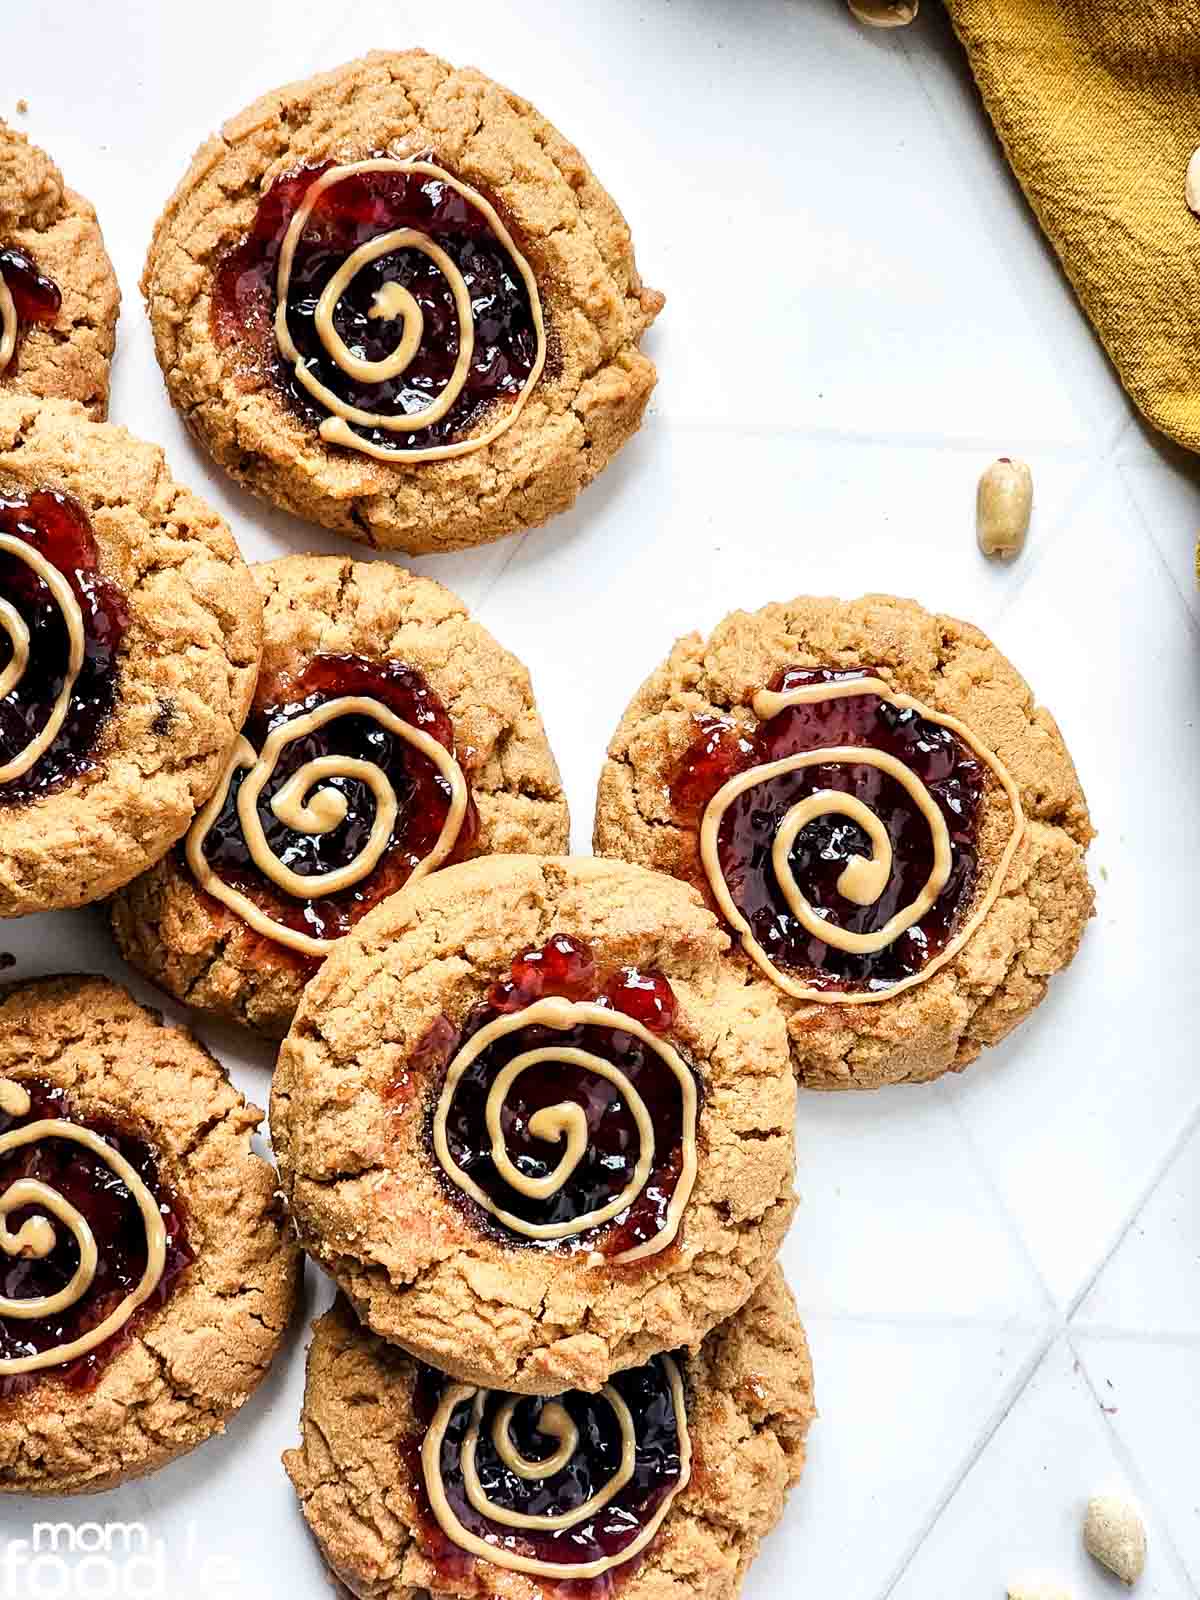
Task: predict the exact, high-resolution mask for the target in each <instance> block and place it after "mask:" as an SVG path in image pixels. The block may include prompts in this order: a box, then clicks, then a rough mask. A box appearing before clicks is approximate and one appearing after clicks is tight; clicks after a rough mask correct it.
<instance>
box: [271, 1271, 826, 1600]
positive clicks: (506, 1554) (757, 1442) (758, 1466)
mask: <svg viewBox="0 0 1200 1600" xmlns="http://www.w3.org/2000/svg"><path fill="white" fill-rule="evenodd" d="M814 1415H815V1413H814V1410H813V1398H812V1366H811V1363H810V1361H809V1356H808V1346H807V1344H806V1342H805V1338H804V1329H803V1328H802V1327H801V1325H800V1321H799V1318H798V1317H797V1315H796V1309H795V1306H794V1304H793V1302H792V1298H791V1295H790V1294H789V1293H788V1289H787V1285H786V1284H785V1283H784V1281H783V1275H782V1273H781V1272H780V1271H779V1269H778V1267H774V1268H772V1270H771V1271H770V1272H769V1273H768V1275H767V1277H766V1279H765V1280H764V1281H763V1283H762V1284H761V1285H760V1287H759V1288H758V1290H757V1291H756V1292H755V1294H754V1296H753V1298H752V1299H751V1300H750V1302H749V1303H748V1304H747V1305H745V1306H744V1307H743V1308H742V1309H741V1310H740V1311H739V1312H737V1313H736V1314H735V1315H734V1316H732V1317H731V1318H730V1319H729V1321H728V1322H724V1323H722V1324H721V1326H720V1327H719V1328H716V1329H715V1330H714V1331H713V1332H712V1333H710V1334H709V1335H708V1337H707V1338H706V1339H705V1340H704V1341H703V1343H702V1344H700V1345H699V1347H698V1348H696V1349H692V1350H686V1351H680V1352H678V1353H676V1354H675V1355H674V1356H669V1355H663V1356H654V1357H652V1358H651V1359H650V1360H649V1361H648V1362H646V1363H645V1364H644V1365H643V1366H640V1367H637V1368H634V1369H632V1370H628V1371H625V1372H622V1373H619V1374H618V1375H617V1376H616V1377H614V1379H613V1380H612V1383H611V1384H609V1385H607V1386H606V1387H605V1389H604V1391H603V1392H602V1393H601V1394H598V1395H597V1394H590V1393H579V1392H573V1393H565V1394H559V1395H558V1396H556V1397H555V1398H554V1399H553V1400H550V1401H539V1400H535V1399H531V1398H528V1397H524V1396H520V1395H504V1394H496V1393H494V1392H491V1391H489V1390H487V1389H481V1390H478V1391H477V1390H475V1389H473V1388H471V1387H470V1386H464V1385H462V1384H458V1383H455V1382H453V1380H451V1379H448V1378H445V1377H443V1376H442V1374H440V1373H438V1372H435V1371H433V1370H432V1369H431V1368H429V1367H423V1366H421V1365H419V1364H418V1363H416V1362H414V1361H412V1360H411V1359H410V1358H409V1357H407V1356H405V1355H403V1354H401V1352H400V1351H398V1350H397V1349H395V1348H394V1347H393V1346H391V1345H388V1344H387V1343H385V1342H384V1341H383V1340H381V1339H378V1338H375V1337H373V1336H372V1335H371V1334H370V1333H368V1332H366V1331H365V1330H364V1329H363V1328H361V1327H360V1326H359V1324H358V1323H357V1322H356V1321H355V1318H354V1313H353V1311H352V1310H351V1308H350V1307H349V1305H347V1303H346V1301H345V1300H342V1299H339V1300H338V1301H337V1303H336V1304H335V1305H334V1307H333V1309H332V1310H331V1311H329V1312H327V1313H326V1315H325V1316H323V1317H322V1318H321V1319H320V1321H319V1322H318V1323H317V1324H316V1329H315V1332H314V1334H313V1341H312V1344H311V1346H310V1347H309V1352H308V1380H307V1383H306V1386H305V1391H304V1411H303V1415H302V1417H301V1430H302V1442H301V1444H300V1447H299V1449H297V1450H290V1451H288V1453H287V1454H286V1455H285V1456H284V1465H285V1466H286V1468H287V1471H288V1476H289V1477H290V1478H291V1480H292V1483H293V1484H294V1486H295V1489H296V1493H297V1494H298V1495H299V1496H300V1501H301V1504H302V1506H303V1509H304V1515H305V1517H306V1518H307V1520H308V1524H309V1527H310V1528H311V1529H312V1531H313V1534H314V1535H315V1536H316V1539H317V1542H318V1544H319V1545H320V1548H321V1552H322V1554H323V1555H324V1557H325V1559H326V1561H327V1562H328V1563H329V1565H330V1567H331V1569H332V1571H333V1572H334V1574H335V1575H336V1577H337V1578H338V1579H340V1581H341V1582H342V1583H344V1584H346V1585H347V1587H348V1588H349V1590H350V1592H351V1594H353V1595H357V1596H359V1597H361V1600H418V1597H420V1596H423V1595H426V1594H428V1595H430V1596H434V1597H437V1600H450V1597H456V1600H457V1597H462V1600H467V1597H470V1600H513V1597H514V1596H517V1595H521V1596H531V1597H532V1596H536V1595H539V1594H559V1593H562V1592H564V1591H563V1590H562V1589H561V1588H560V1587H559V1586H560V1584H563V1583H572V1582H574V1583H589V1582H593V1581H594V1582H595V1583H596V1592H597V1593H611V1592H612V1588H611V1586H614V1585H616V1584H620V1592H621V1594H622V1595H623V1596H625V1597H627V1600H668V1597H674V1596H678V1595H683V1594H688V1595H696V1596H698V1597H700V1600H732V1597H733V1596H735V1595H736V1594H737V1592H738V1590H739V1589H740V1588H741V1584H742V1580H743V1578H744V1577H745V1574H746V1569H747V1568H748V1567H749V1565H750V1563H751V1561H753V1559H754V1557H755V1555H756V1554H757V1552H758V1547H759V1543H760V1541H761V1540H762V1538H763V1537H764V1536H765V1535H766V1534H767V1533H768V1532H769V1531H770V1530H771V1528H773V1527H774V1525H775V1524H776V1523H777V1522H778V1521H779V1518H780V1516H781V1515H782V1513H783V1507H784V1501H785V1499H786V1496H787V1493H788V1491H789V1489H791V1488H792V1487H793V1486H794V1485H795V1484H796V1483H798V1482H799V1479H800V1475H801V1473H802V1471H803V1469H804V1451H805V1439H806V1436H807V1434H808V1430H809V1426H810V1424H811V1422H812V1420H813V1417H814ZM606 1506H607V1507H610V1508H611V1509H610V1510H609V1511H608V1513H607V1514H605V1515H600V1514H599V1513H600V1511H601V1508H603V1507H606ZM518 1517H521V1518H522V1519H523V1518H525V1517H529V1518H530V1519H531V1520H530V1521H528V1522H526V1521H524V1520H522V1521H521V1522H518V1521H517V1518H518ZM627 1562H628V1563H629V1566H628V1567H627V1568H626V1567H625V1563H627ZM570 1592H572V1593H576V1592H578V1593H582V1592H584V1591H583V1590H574V1589H573V1590H571V1591H570Z"/></svg>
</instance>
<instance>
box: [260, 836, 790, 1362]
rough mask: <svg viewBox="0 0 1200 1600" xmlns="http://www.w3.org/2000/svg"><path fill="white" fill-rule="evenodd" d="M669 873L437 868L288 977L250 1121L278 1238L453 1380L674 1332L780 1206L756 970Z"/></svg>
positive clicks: (754, 1268) (674, 1342) (724, 1304)
mask: <svg viewBox="0 0 1200 1600" xmlns="http://www.w3.org/2000/svg"><path fill="white" fill-rule="evenodd" d="M728 943H729V941H728V939H727V937H726V935H725V934H724V933H723V932H722V931H721V929H720V928H719V926H718V924H717V920H716V918H715V917H714V916H713V915H712V914H711V912H709V911H707V910H705V909H704V907H703V906H702V905H701V904H700V899H699V896H698V895H697V894H696V893H695V891H694V890H691V889H689V888H688V887H687V886H686V885H684V884H680V883H677V882H676V881H675V880H674V879H672V878H667V877H663V876H661V875H659V874H655V873H649V872H646V871H644V870H643V869H641V868H638V867H629V866H625V865H623V864H621V863H618V862H611V861H596V860H593V859H592V858H590V857H588V858H580V859H573V858H570V857H567V858H558V859H546V858H539V857H531V856H493V857H491V858H490V859H488V860H485V861H473V862H468V863H466V864H465V865H462V866H457V867H451V868H449V869H447V870H446V871H444V872H440V873H438V874H436V875H435V876H434V877H431V878H428V879H426V880H425V881H424V882H422V883H419V884H415V885H413V886H412V887H411V888H410V889H406V890H404V891H403V892H402V893H401V894H398V895H395V896H393V898H392V899H390V900H388V901H385V902H384V904H383V905H381V906H379V907H377V908H376V910H375V911H373V912H372V913H371V915H370V916H369V917H367V918H365V919H364V921H363V922H362V923H361V925H360V926H359V928H358V929H357V931H356V933H355V934H354V935H353V936H352V937H351V938H349V939H347V940H345V941H344V943H343V944H342V945H341V946H340V947H339V949H338V950H337V951H336V952H335V953H334V954H333V955H332V956H331V957H330V959H329V960H328V961H327V962H326V964H325V966H324V967H323V968H322V970H321V971H320V973H318V975H317V977H316V978H315V979H314V980H313V982H312V983H311V984H310V985H309V987H308V989H307V990H306V992H305V995H304V998H303V1000H302V1002H301V1005H300V1009H299V1011H298V1013H297V1015H296V1020H295V1023H294V1024H293V1026H292V1030H291V1033H290V1034H289V1035H288V1037H287V1039H286V1040H285V1042H284V1045H283V1048H282V1050H281V1052H280V1057H279V1063H278V1066H277V1068H276V1073H275V1081H274V1093H273V1098H272V1105H271V1131H272V1138H273V1140H274V1144H275V1151H276V1155H277V1157H278V1160H279V1168H280V1176H281V1179H282V1182H283V1188H284V1193H285V1194H286V1195H287V1196H288V1198H289V1203H290V1205H291V1208H292V1212H293V1215H294V1217H295V1220H296V1224H297V1228H298V1230H299V1234H300V1240H301V1243H302V1244H303V1245H304V1247H305V1248H306V1249H307V1250H308V1251H309V1252H310V1253H311V1254H312V1255H313V1256H314V1257H315V1258H316V1260H317V1261H318V1262H319V1263H320V1264H321V1265H323V1266H324V1267H325V1268H326V1269H327V1270H328V1271H329V1272H330V1273H332V1275H333V1276H334V1277H335V1278H336V1280H337V1282H338V1284H339V1285H340V1287H341V1288H342V1289H343V1290H344V1291H345V1292H346V1294H347V1295H348V1296H349V1298H350V1300H351V1301H352V1303H353V1304H354V1307H355V1309H356V1310H357V1311H358V1313H359V1315H360V1316H361V1317H362V1319H363V1321H364V1322H366V1323H367V1324H368V1325H369V1327H370V1328H371V1329H372V1330H373V1331H374V1332H376V1333H379V1334H381V1335H382V1336H383V1337H385V1338H387V1339H390V1340H392V1341H394V1342H395V1343H397V1344H400V1345H403V1346H404V1347H405V1348H406V1349H407V1350H408V1351H409V1352H410V1353H411V1354H413V1355H414V1356H416V1357H417V1358H418V1359H419V1360H421V1361H425V1362H428V1363H429V1364H430V1365H432V1366H436V1367H438V1368H440V1369H441V1370H442V1371H444V1372H448V1373H450V1374H452V1375H453V1376H454V1377H457V1378H460V1379H462V1380H463V1381H464V1382H466V1383H481V1384H487V1385H489V1386H493V1387H496V1388H503V1389H508V1390H513V1391H517V1392H522V1393H531V1394H553V1393H556V1392H557V1391H558V1390H559V1389H561V1388H563V1387H564V1386H565V1387H570V1388H577V1389H588V1390H597V1389H599V1388H600V1387H601V1386H602V1385H603V1384H605V1383H606V1382H607V1381H608V1379H609V1377H610V1375H611V1374H612V1373H613V1372H615V1371H621V1370H623V1369H625V1368H627V1367H634V1366H638V1365H640V1364H641V1363H642V1362H644V1361H647V1360H649V1359H650V1357H651V1356H654V1355H657V1354H659V1353H661V1352H662V1351H665V1350H673V1349H675V1348H676V1347H677V1346H678V1345H680V1344H694V1343H696V1342H698V1341H699V1340H700V1339H702V1338H703V1337H704V1335H705V1334H706V1333H707V1332H708V1331H709V1330H710V1329H711V1328H713V1327H714V1326H715V1325H716V1324H717V1323H718V1322H720V1321H721V1320H722V1318H724V1317H727V1316H730V1315H731V1314H732V1313H733V1312H734V1311H736V1310H737V1309H738V1308H739V1307H740V1306H741V1305H743V1304H744V1303H745V1301H746V1300H747V1299H748V1298H749V1296H750V1295H751V1293H752V1292H753V1290H754V1288H755V1286H756V1285H757V1284H758V1283H759V1282H760V1281H761V1280H762V1278H763V1277H764V1276H765V1275H766V1272H767V1270H768V1269H769V1267H770V1266H771V1263H772V1261H773V1260H774V1258H775V1255H776V1253H777V1251H778V1249H779V1246H780V1243H781V1241H782V1239H783V1236H784V1233H785V1231H786V1229H787V1226H788V1223H789V1221H790V1219H791V1215H792V1210H793V1205H794V1197H793V1194H792V1173H793V1159H794V1158H793V1135H792V1121H793V1116H794V1109H795V1080H794V1077H793V1074H792V1071H791V1066H790V1062H789V1059H788V1052H787V1039H786V1035H785V1032H784V1025H783V1014H782V1011H781V1010H780V1007H779V1006H778V1005H777V1003H776V1000H775V995H774V991H773V990H772V988H771V985H770V984H768V983H765V982H762V981H760V980H758V979H757V978H754V977H750V976H748V975H747V974H745V973H744V972H742V971H740V970H739V969H738V968H737V967H735V966H734V965H733V964H732V963H730V962H728V961H726V960H725V959H724V956H725V953H726V951H727V949H728Z"/></svg>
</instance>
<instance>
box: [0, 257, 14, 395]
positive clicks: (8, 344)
mask: <svg viewBox="0 0 1200 1600" xmlns="http://www.w3.org/2000/svg"><path fill="white" fill-rule="evenodd" d="M16 348H17V307H16V302H15V301H14V300H13V297H12V290H11V289H10V288H9V287H8V285H7V283H5V281H4V274H3V273H2V272H0V374H3V373H4V372H5V371H6V369H7V367H8V364H9V362H10V361H11V360H12V358H13V354H14V352H15V351H16Z"/></svg>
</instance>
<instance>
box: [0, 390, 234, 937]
mask: <svg viewBox="0 0 1200 1600" xmlns="http://www.w3.org/2000/svg"><path fill="white" fill-rule="evenodd" d="M261 636H262V604H261V602H260V601H259V598H258V591H257V590H256V589H255V587H254V582H253V580H252V578H251V577H250V573H249V571H248V570H247V568H246V566H245V564H244V563H243V561H242V559H241V556H240V555H239V554H238V550H237V546H236V545H235V544H234V542H233V538H232V536H231V534H230V532H229V529H228V528H227V527H226V526H225V524H224V522H222V520H221V519H220V517H218V516H217V515H216V513H215V512H213V511H211V510H210V509H209V507H208V506H206V505H205V504H204V502H203V501H202V500H200V499H199V498H198V497H197V496H196V495H194V494H192V493H191V492H190V490H188V489H184V488H182V487H181V486H180V485H179V484H178V483H176V482H175V481H174V479H173V478H172V476H171V473H170V470H169V469H168V467H167V464H166V462H165V461H164V459H163V453H162V451H161V450H160V449H159V448H158V447H157V446H156V445H151V444H143V443H142V442H141V441H140V440H137V439H135V438H133V437H132V435H130V434H128V433H126V431H125V430H124V428H116V427H113V426H111V425H110V424H108V423H103V422H90V421H88V419H87V418H86V417H85V416H84V414H83V412H82V410H81V409H80V408H79V406H77V405H75V404H74V403H71V402H67V401H60V400H45V401H41V402H38V401H34V400H28V399H23V398H14V397H12V396H9V397H5V396H3V395H2V394H0V917H17V916H23V915H25V914H26V913H28V912H32V911H52V910H59V909H62V908H64V907H68V906H79V905H85V904H87V903H88V902H90V901H93V900H98V899H100V898H101V897H102V896H104V895H107V894H111V893H112V892H113V891H114V890H115V889H118V888H120V886H121V885H122V884H125V883H128V882H129V880H130V879H131V878H135V877H136V876H137V875H138V873H140V872H144V871H145V870H146V868H147V867H148V866H150V865H151V863H152V862H155V861H157V860H158V859H159V858H160V857H161V856H162V855H163V854H164V853H165V852H166V851H168V850H169V849H170V848H171V846H172V845H173V844H174V843H175V841H176V840H177V839H179V838H180V837H181V836H182V835H183V834H184V833H185V832H186V831H187V828H188V825H189V824H190V823H191V821H192V818H193V816H194V815H195V813H196V809H197V807H198V806H200V805H202V804H203V803H204V801H205V800H207V799H208V797H209V795H210V794H211V793H212V790H213V788H214V786H215V785H216V783H217V782H218V780H219V779H220V777H221V773H222V772H223V770H224V768H225V764H226V761H227V760H228V757H229V750H230V746H231V745H232V743H233V741H234V739H235V738H236V737H237V732H238V729H239V728H240V727H241V725H242V720H243V718H244V717H245V715H246V711H247V709H248V708H249V705H250V697H251V695H252V693H253V691H254V679H255V675H256V673H257V671H258V658H259V649H260V644H261Z"/></svg>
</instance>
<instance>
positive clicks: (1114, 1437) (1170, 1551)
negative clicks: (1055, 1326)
mask: <svg viewBox="0 0 1200 1600" xmlns="http://www.w3.org/2000/svg"><path fill="white" fill-rule="evenodd" d="M1066 1343H1067V1349H1068V1350H1070V1352H1071V1355H1072V1357H1073V1359H1074V1362H1075V1370H1076V1372H1077V1373H1078V1374H1079V1376H1080V1377H1081V1378H1082V1379H1083V1381H1084V1383H1085V1384H1086V1385H1087V1389H1088V1393H1089V1394H1090V1395H1091V1397H1092V1399H1093V1400H1094V1401H1095V1402H1096V1408H1097V1410H1098V1411H1099V1413H1100V1415H1101V1417H1103V1419H1104V1427H1105V1429H1106V1431H1107V1433H1108V1436H1109V1443H1110V1445H1111V1446H1112V1451H1113V1454H1114V1455H1115V1456H1116V1458H1117V1460H1118V1461H1119V1462H1120V1464H1121V1467H1122V1468H1123V1470H1124V1471H1125V1473H1126V1475H1127V1476H1128V1478H1129V1480H1130V1482H1131V1483H1132V1484H1133V1486H1134V1489H1135V1491H1136V1493H1137V1497H1138V1499H1139V1500H1140V1501H1141V1502H1142V1504H1143V1505H1144V1506H1146V1507H1148V1508H1149V1509H1150V1510H1151V1511H1152V1512H1153V1514H1154V1520H1155V1522H1156V1523H1157V1524H1158V1530H1159V1533H1160V1535H1161V1538H1162V1544H1163V1548H1165V1550H1166V1553H1167V1556H1168V1559H1169V1561H1170V1564H1171V1566H1172V1567H1173V1568H1174V1569H1175V1573H1174V1575H1175V1577H1176V1578H1177V1579H1179V1578H1182V1580H1183V1585H1184V1588H1185V1589H1186V1590H1187V1592H1188V1593H1189V1594H1190V1595H1191V1596H1192V1597H1193V1600H1195V1597H1196V1595H1197V1589H1196V1585H1195V1583H1194V1581H1193V1579H1192V1575H1191V1572H1190V1571H1189V1569H1188V1566H1187V1563H1186V1562H1185V1561H1184V1560H1183V1557H1182V1556H1181V1555H1180V1553H1179V1550H1178V1548H1177V1546H1176V1544H1175V1539H1174V1536H1173V1535H1172V1533H1171V1524H1170V1522H1169V1521H1168V1519H1167V1517H1166V1516H1165V1515H1164V1513H1163V1510H1162V1508H1161V1506H1160V1505H1159V1503H1158V1501H1157V1500H1156V1499H1155V1497H1154V1496H1153V1495H1152V1494H1151V1493H1150V1492H1149V1485H1148V1484H1147V1482H1146V1479H1145V1477H1144V1475H1143V1473H1142V1472H1141V1471H1140V1469H1139V1468H1138V1464H1137V1461H1136V1459H1135V1458H1134V1455H1133V1452H1132V1450H1130V1448H1129V1447H1128V1445H1126V1443H1125V1441H1124V1439H1123V1438H1122V1437H1121V1434H1120V1432H1119V1431H1118V1429H1117V1428H1116V1427H1115V1426H1114V1424H1113V1420H1112V1417H1111V1416H1110V1415H1109V1413H1108V1412H1107V1411H1106V1410H1105V1409H1104V1401H1103V1399H1102V1397H1101V1395H1100V1393H1099V1392H1098V1390H1097V1388H1096V1385H1095V1384H1094V1383H1093V1382H1092V1375H1091V1373H1090V1372H1089V1371H1088V1366H1087V1362H1086V1361H1084V1359H1083V1357H1082V1356H1081V1355H1080V1353H1079V1351H1078V1350H1077V1349H1076V1348H1075V1344H1074V1341H1073V1340H1072V1338H1071V1334H1070V1332H1069V1331H1068V1333H1067V1335H1066Z"/></svg>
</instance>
